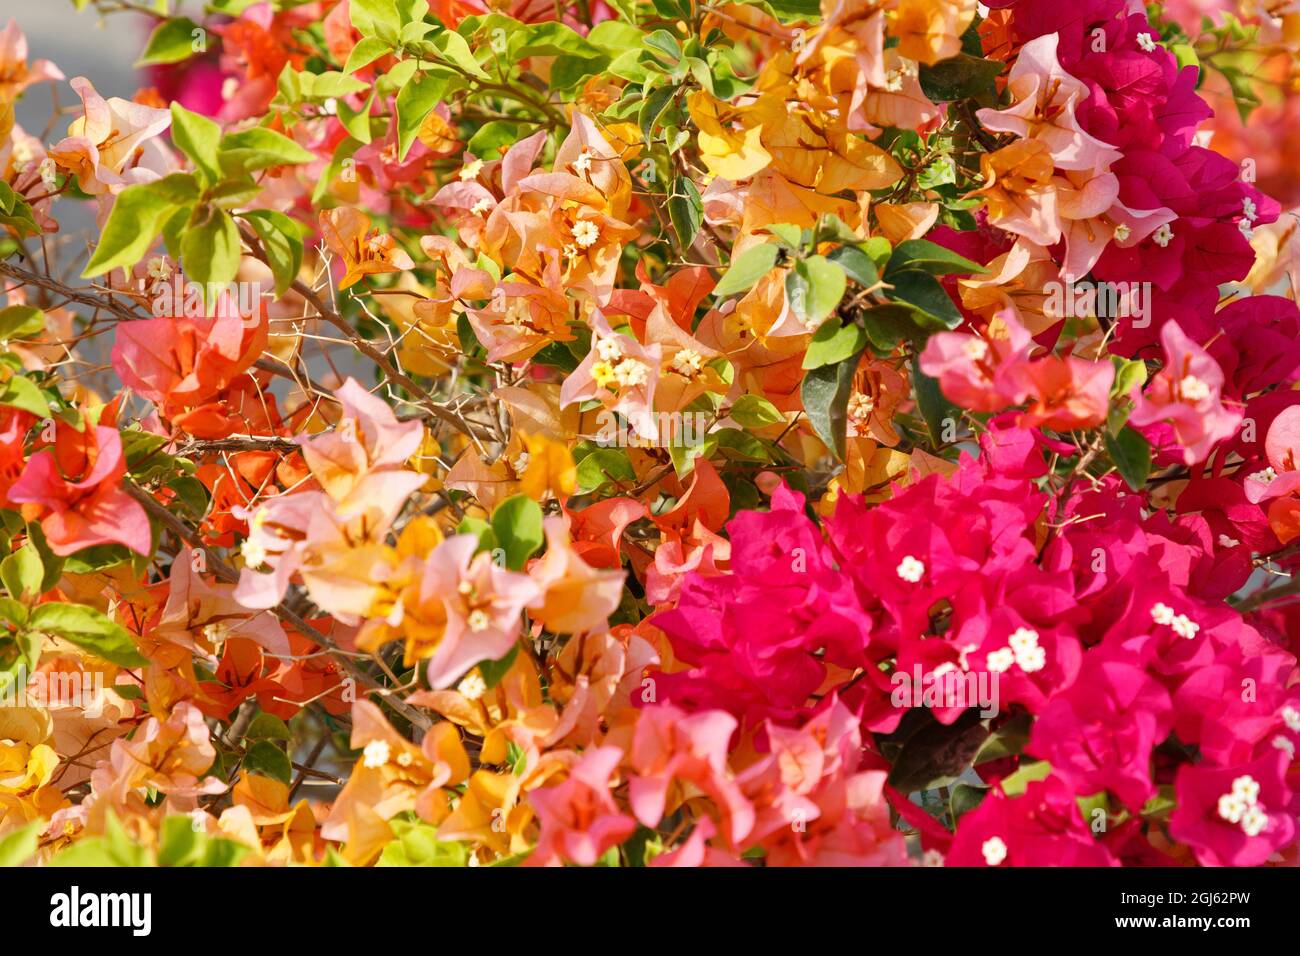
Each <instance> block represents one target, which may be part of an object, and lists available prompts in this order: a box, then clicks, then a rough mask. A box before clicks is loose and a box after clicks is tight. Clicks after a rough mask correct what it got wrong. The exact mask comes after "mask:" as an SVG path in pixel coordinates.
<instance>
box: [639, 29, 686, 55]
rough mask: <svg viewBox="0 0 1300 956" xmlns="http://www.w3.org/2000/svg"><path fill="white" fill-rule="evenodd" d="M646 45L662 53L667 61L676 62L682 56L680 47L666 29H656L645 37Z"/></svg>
mask: <svg viewBox="0 0 1300 956" xmlns="http://www.w3.org/2000/svg"><path fill="white" fill-rule="evenodd" d="M644 43H645V45H646V47H648V48H649V49H650V50H653V51H654V52H656V53H660V54H662V55H663V57H664V59H666V60H667V61H668V62H669V63H676V62H677V61H678V60H680V59H681V58H682V47H681V44H679V43H678V42H677V38H676V37H674V36H673V35H672V34H671V33H669V32H668V31H667V30H656V31H655V32H654V33H652V34H650V35H649V36H648V37H646V38H645V40H644Z"/></svg>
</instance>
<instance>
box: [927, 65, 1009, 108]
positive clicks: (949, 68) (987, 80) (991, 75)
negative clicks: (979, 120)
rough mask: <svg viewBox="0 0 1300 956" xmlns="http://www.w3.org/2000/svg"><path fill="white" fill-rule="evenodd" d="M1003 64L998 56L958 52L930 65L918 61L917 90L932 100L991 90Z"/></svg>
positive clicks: (972, 94)
mask: <svg viewBox="0 0 1300 956" xmlns="http://www.w3.org/2000/svg"><path fill="white" fill-rule="evenodd" d="M1003 66H1005V64H1004V63H1003V62H1002V61H1001V60H986V59H984V58H983V57H978V56H971V55H970V54H967V53H959V54H957V55H956V56H954V57H952V58H950V59H947V60H941V61H939V62H938V63H936V64H934V65H933V66H926V65H925V64H922V65H921V70H920V80H921V92H923V93H924V94H925V95H926V96H927V97H929V98H930V100H931V101H932V102H934V103H942V102H945V101H949V100H962V99H966V98H967V97H972V96H981V95H984V94H991V93H992V92H993V90H994V85H993V81H994V79H996V78H997V76H998V74H999V73H1001V72H1002V68H1003Z"/></svg>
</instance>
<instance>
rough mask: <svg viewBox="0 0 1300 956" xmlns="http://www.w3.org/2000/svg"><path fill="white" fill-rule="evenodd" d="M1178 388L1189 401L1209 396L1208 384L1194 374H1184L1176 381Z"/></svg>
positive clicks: (1201, 399) (1196, 400) (1200, 399)
mask: <svg viewBox="0 0 1300 956" xmlns="http://www.w3.org/2000/svg"><path fill="white" fill-rule="evenodd" d="M1178 389H1179V391H1181V392H1182V393H1183V398H1185V399H1187V400H1188V401H1189V402H1199V401H1203V400H1205V399H1207V398H1209V397H1210V386H1208V385H1206V384H1205V383H1204V382H1202V381H1201V380H1200V379H1199V378H1197V377H1196V376H1195V375H1184V376H1183V377H1182V380H1181V381H1179V383H1178Z"/></svg>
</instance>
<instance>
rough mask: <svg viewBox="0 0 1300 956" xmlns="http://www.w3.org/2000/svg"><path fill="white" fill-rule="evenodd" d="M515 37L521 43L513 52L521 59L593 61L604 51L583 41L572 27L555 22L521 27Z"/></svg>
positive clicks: (602, 54)
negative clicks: (566, 57) (569, 58)
mask: <svg viewBox="0 0 1300 956" xmlns="http://www.w3.org/2000/svg"><path fill="white" fill-rule="evenodd" d="M515 36H516V37H517V38H518V39H519V40H521V41H522V42H521V43H520V45H519V46H518V48H517V49H516V50H515V51H514V52H515V56H516V57H518V58H520V59H522V58H523V57H526V56H576V57H583V58H585V59H594V58H598V57H602V56H604V55H605V54H604V51H603V50H601V49H600V47H598V46H595V45H594V44H592V43H590V42H589V41H588V40H586V39H584V38H583V37H582V35H581V34H579V33H577V32H576V31H574V30H573V28H572V27H568V26H565V25H564V24H563V23H560V22H559V21H557V20H550V21H548V22H545V23H530V24H527V25H526V26H523V27H521V28H520V29H519V30H518V31H517V32H516V34H515Z"/></svg>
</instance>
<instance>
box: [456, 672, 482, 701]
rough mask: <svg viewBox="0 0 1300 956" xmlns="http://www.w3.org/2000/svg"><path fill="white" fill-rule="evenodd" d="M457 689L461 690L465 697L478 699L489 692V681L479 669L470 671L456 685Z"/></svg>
mask: <svg viewBox="0 0 1300 956" xmlns="http://www.w3.org/2000/svg"><path fill="white" fill-rule="evenodd" d="M456 690H458V691H460V693H461V696H463V697H468V698H469V699H470V700H478V699H479V698H480V697H482V696H483V695H484V694H486V693H487V683H486V682H485V681H484V680H483V678H482V676H480V675H479V672H478V671H470V672H469V673H468V674H466V675H465V679H464V680H462V681H461V682H460V683H459V684H458V685H456Z"/></svg>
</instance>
